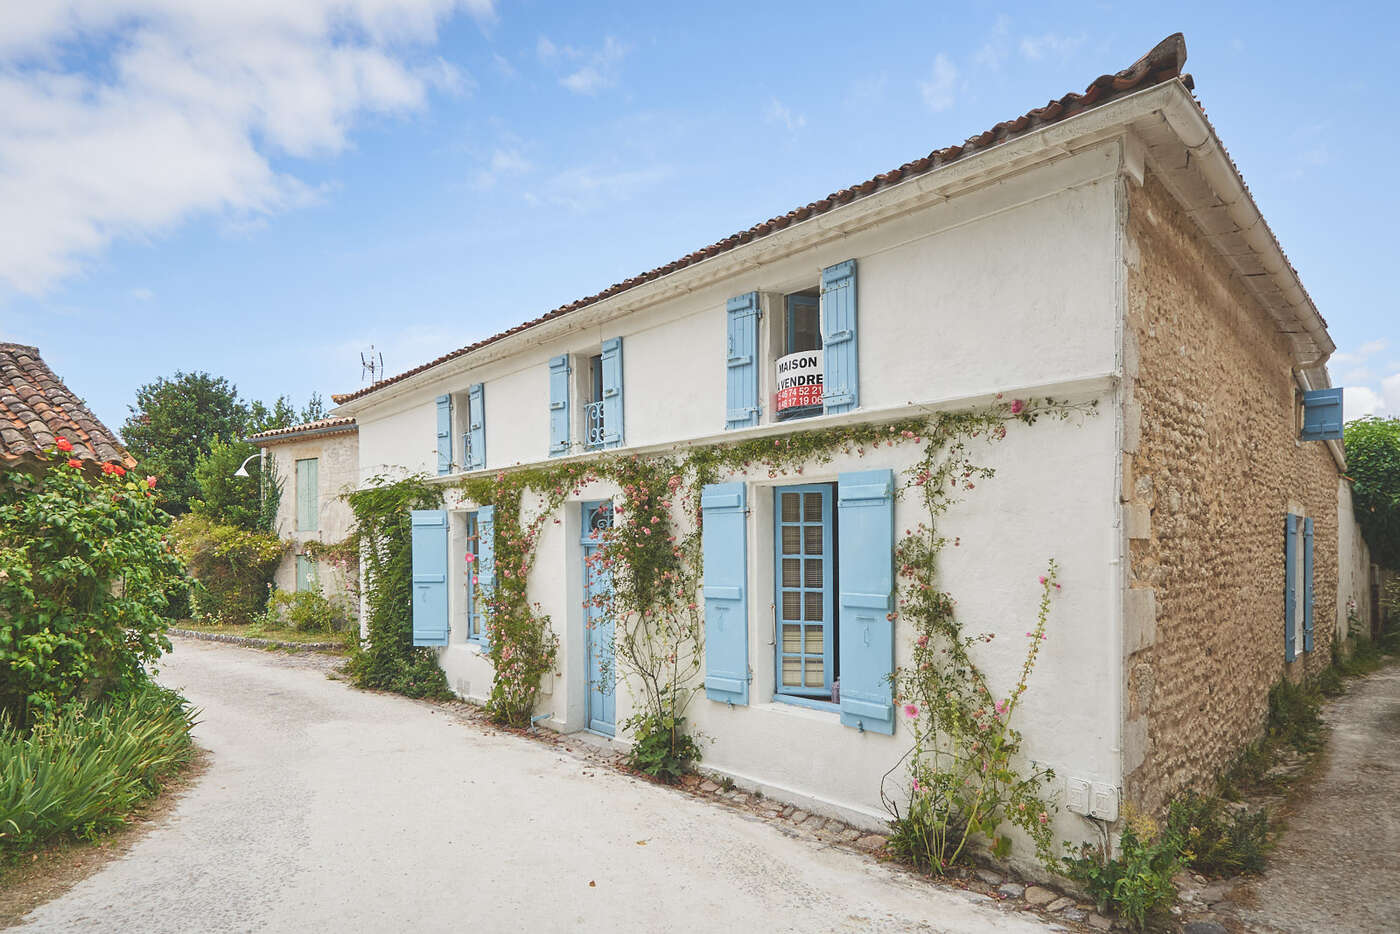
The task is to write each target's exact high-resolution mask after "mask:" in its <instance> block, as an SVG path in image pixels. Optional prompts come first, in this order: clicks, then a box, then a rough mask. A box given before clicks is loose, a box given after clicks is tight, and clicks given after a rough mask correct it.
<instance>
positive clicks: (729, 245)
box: [331, 33, 1193, 405]
mask: <svg viewBox="0 0 1400 934" xmlns="http://www.w3.org/2000/svg"><path fill="white" fill-rule="evenodd" d="M1185 64H1186V39H1185V37H1184V36H1182V34H1181V33H1175V34H1173V35H1170V36H1168V37H1167V38H1165V39H1163V40H1162V41H1161V42H1159V43H1157V45H1156V46H1155V47H1154V48H1153V49H1152V51H1150V52H1148V53H1147V54H1146V55H1144V56H1143V57H1142V58H1140V59H1138V60H1137V61H1136V62H1133V64H1132V65H1130V66H1128V67H1127V68H1125V69H1123V70H1122V71H1120V72H1118V73H1116V74H1112V75H1101V76H1099V77H1098V78H1095V79H1094V80H1093V81H1091V82H1090V83H1089V86H1088V87H1087V88H1086V89H1085V90H1084V93H1083V94H1077V93H1074V92H1071V93H1069V94H1066V95H1064V96H1063V97H1060V98H1058V99H1055V100H1052V101H1050V102H1049V103H1047V104H1046V105H1045V106H1043V107H1037V108H1035V109H1034V110H1031V111H1029V112H1027V113H1025V114H1022V115H1021V116H1019V117H1017V118H1016V119H1014V120H1004V121H1002V122H1001V123H998V124H997V125H996V126H994V127H992V128H991V129H990V130H985V131H984V132H982V133H978V134H977V135H976V136H973V137H970V138H969V139H968V140H967V141H965V142H963V143H960V144H958V145H954V146H946V147H944V148H943V149H935V150H934V151H933V152H931V153H929V154H928V155H927V156H924V157H922V158H919V159H915V160H914V161H912V162H906V163H904V164H903V165H901V166H900V167H899V168H896V169H891V170H890V171H888V172H884V173H882V174H880V175H876V176H875V177H874V178H870V179H867V180H865V181H863V182H861V183H860V184H858V185H852V186H850V187H849V188H842V189H841V190H840V191H835V192H832V193H831V194H829V195H827V196H826V197H825V198H822V199H821V200H820V201H813V202H812V203H811V204H807V205H804V206H802V207H800V208H795V209H794V210H791V211H789V212H787V213H786V214H781V215H779V216H777V217H774V218H770V219H769V220H766V221H764V222H763V223H761V224H755V225H754V226H752V227H750V228H749V229H747V230H743V231H740V232H739V233H736V234H733V235H732V236H729V237H726V238H724V239H723V240H720V241H718V242H716V243H712V244H710V245H709V246H707V247H703V248H701V249H699V250H696V251H695V252H693V253H689V254H687V255H685V256H682V257H681V258H680V259H677V260H674V261H672V262H670V263H667V264H666V265H664V266H658V267H657V268H655V269H652V270H650V271H648V272H644V273H642V274H641V275H638V276H633V277H632V278H630V279H626V280H624V281H622V282H618V283H616V284H614V285H611V286H609V287H608V288H606V289H604V290H603V291H601V292H598V293H596V294H594V295H590V296H588V297H587V298H580V299H578V300H577V301H574V302H570V303H569V304H567V305H562V306H560V307H558V308H556V309H554V310H553V311H550V312H547V313H546V314H543V315H541V316H540V317H538V318H535V319H533V320H530V321H525V322H523V323H521V324H517V325H516V326H515V327H513V328H510V329H508V330H505V331H502V332H501V333H499V334H495V335H492V336H491V337H488V338H486V339H484V340H480V341H477V342H476V343H475V344H470V345H468V346H466V347H462V348H459V349H457V350H454V351H452V352H451V353H447V354H443V355H442V356H441V357H438V358H437V359H435V360H430V361H428V362H427V363H424V364H422V365H421V366H417V367H414V368H413V369H411V370H407V371H405V372H403V373H399V374H398V375H397V376H391V377H389V378H388V379H385V380H381V381H380V382H378V383H375V384H374V385H372V386H366V387H364V388H363V389H358V390H355V391H354V392H348V393H342V394H339V395H333V396H331V399H332V401H334V402H335V403H336V404H337V405H340V404H344V403H346V402H349V401H351V400H352V399H358V398H360V397H362V396H366V395H368V394H370V393H372V392H375V391H377V390H380V389H383V388H384V387H386V386H390V385H393V384H394V383H397V382H399V381H400V380H404V379H407V378H409V377H410V376H414V375H416V374H418V373H421V372H423V371H424V370H428V369H431V368H432V367H435V366H437V365H439V364H441V363H446V362H447V361H448V360H453V359H456V358H457V357H460V356H463V355H464V354H468V353H471V352H472V351H474V350H477V349H479V348H481V347H485V346H486V345H488V344H493V343H495V342H496V341H499V340H502V339H503V338H506V337H509V336H511V335H512V334H516V333H519V332H520V331H524V330H526V329H527V328H531V327H534V326H535V325H538V324H542V323H544V322H546V321H550V320H552V319H554V318H558V317H561V316H563V315H567V314H569V313H570V312H574V311H578V310H579V309H581V308H585V307H587V306H589V305H593V304H595V303H597V302H600V301H602V300H603V299H606V298H611V297H612V296H614V295H617V294H619V293H622V292H626V291H627V290H628V289H632V288H635V287H637V286H639V285H642V284H643V283H646V282H651V281H652V280H655V279H660V278H661V277H662V276H665V275H668V274H670V273H673V272H676V271H677V270H679V269H683V268H685V267H687V266H693V265H695V264H696V263H699V262H703V261H704V260H707V259H709V258H711V257H713V256H717V255H719V254H721V253H725V252H728V251H729V250H732V249H734V248H735V247H738V246H741V245H743V244H745V243H749V242H751V241H753V240H756V239H758V238H761V237H766V236H768V235H769V234H772V233H775V232H777V231H779V230H782V229H783V228H785V227H788V226H790V225H792V224H796V223H799V222H801V221H805V220H807V219H808V218H811V217H816V216H818V215H821V214H825V213H826V212H828V211H830V210H832V209H833V208H836V207H839V206H840V205H843V204H848V203H850V202H851V201H854V200H856V199H858V198H864V197H867V196H869V195H872V194H874V193H875V192H877V191H880V190H882V189H884V188H888V187H889V186H891V185H895V184H898V183H900V182H903V181H906V180H908V179H910V178H913V177H916V176H919V175H923V174H925V173H927V172H931V171H933V170H934V169H937V168H940V167H942V166H945V165H948V164H949V163H951V162H955V161H957V160H959V159H962V158H965V157H967V156H969V155H972V154H973V153H976V152H981V151H982V150H984V149H988V148H990V147H992V146H995V145H997V144H999V143H1004V142H1006V141H1007V140H1009V139H1013V138H1015V137H1017V136H1022V135H1024V134H1026V133H1029V132H1031V131H1033V130H1037V129H1040V128H1041V127H1043V126H1048V125H1049V124H1052V123H1058V122H1059V121H1061V120H1066V119H1068V118H1070V117H1073V116H1076V115H1078V114H1081V113H1083V112H1084V111H1086V110H1089V109H1091V108H1094V107H1098V106H1101V105H1103V104H1106V103H1108V102H1109V101H1111V100H1114V99H1116V98H1119V97H1122V96H1124V95H1126V94H1129V93H1132V92H1134V91H1140V90H1142V89H1143V88H1148V87H1152V86H1153V85H1157V84H1162V83H1163V82H1166V81H1170V80H1172V79H1174V78H1181V79H1182V80H1183V82H1184V83H1185V84H1186V86H1187V87H1188V88H1190V87H1192V86H1193V85H1192V82H1191V76H1190V75H1183V74H1182V71H1181V69H1182V66H1183V65H1185Z"/></svg>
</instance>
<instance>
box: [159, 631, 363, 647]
mask: <svg viewBox="0 0 1400 934" xmlns="http://www.w3.org/2000/svg"><path fill="white" fill-rule="evenodd" d="M166 631H167V632H168V633H169V634H170V635H172V636H181V637H183V638H186V639H203V640H204V641H205V642H227V643H228V644H230V645H242V646H246V647H247V648H250V649H289V650H291V651H293V652H301V651H305V652H338V651H341V650H342V649H344V648H345V644H344V643H341V642H283V641H282V640H280V639H255V638H253V637H252V636H234V635H230V634H228V633H223V632H200V631H199V630H197V629H168V630H166Z"/></svg>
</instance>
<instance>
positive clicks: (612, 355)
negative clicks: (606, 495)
mask: <svg viewBox="0 0 1400 934" xmlns="http://www.w3.org/2000/svg"><path fill="white" fill-rule="evenodd" d="M621 444H622V338H620V337H613V338H609V339H608V340H605V341H603V447H605V448H615V447H619V446H621Z"/></svg>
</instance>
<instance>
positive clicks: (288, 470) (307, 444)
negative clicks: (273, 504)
mask: <svg viewBox="0 0 1400 934" xmlns="http://www.w3.org/2000/svg"><path fill="white" fill-rule="evenodd" d="M264 450H265V451H266V452H267V456H268V457H270V458H271V459H272V461H273V464H274V469H275V476H276V477H277V478H278V480H279V482H280V483H281V484H282V499H281V501H280V502H279V503H278V504H277V528H276V533H277V535H278V536H279V537H281V538H283V539H285V540H287V541H290V542H291V543H292V547H291V548H289V549H288V550H287V554H286V555H285V556H284V557H283V558H282V562H281V564H279V565H278V566H277V571H276V573H275V574H274V575H273V583H274V584H276V586H277V589H278V590H286V591H295V590H296V589H297V581H296V566H297V562H296V556H297V555H298V554H302V553H303V552H304V548H303V545H302V543H303V542H305V541H308V540H314V541H320V542H325V543H327V544H333V543H335V542H339V541H342V540H344V539H345V537H346V536H347V535H349V534H350V530H351V529H352V528H353V527H354V524H355V522H354V515H353V514H352V513H351V512H350V507H349V505H347V504H346V502H345V501H344V500H343V499H341V498H340V497H341V495H342V494H344V493H346V492H348V491H350V490H353V489H355V488H356V487H357V486H358V485H359V476H360V473H359V471H360V466H359V442H358V439H357V437H356V435H355V433H354V432H350V433H348V434H334V435H324V436H312V437H310V438H306V439H304V440H295V441H279V442H277V443H274V444H270V445H267V446H266V447H265V448H264ZM310 457H314V458H316V459H317V461H318V463H317V468H316V470H317V503H316V516H317V523H316V524H317V528H316V530H315V531H300V530H298V529H297V477H296V462H297V461H298V460H302V459H304V458H310ZM317 572H318V574H319V577H320V582H321V588H322V590H324V591H325V593H326V594H327V595H328V596H329V595H331V594H342V593H345V592H346V582H345V581H343V580H342V579H341V574H340V573H339V572H338V571H336V570H335V569H334V568H332V567H330V566H329V565H327V564H325V563H324V562H321V563H319V564H318V567H317Z"/></svg>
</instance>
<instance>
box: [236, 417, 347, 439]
mask: <svg viewBox="0 0 1400 934" xmlns="http://www.w3.org/2000/svg"><path fill="white" fill-rule="evenodd" d="M352 431H359V426H358V425H356V424H355V420H354V419H353V418H349V417H346V416H340V417H337V418H323V419H320V420H318V421H314V422H303V423H302V424H300V425H289V426H287V427H286V428H273V429H271V430H270V431H260V432H258V433H257V434H255V435H249V436H248V437H247V439H246V440H248V441H261V442H264V443H271V442H277V441H295V440H296V436H297V435H303V434H308V433H310V432H315V433H316V434H318V435H329V434H337V435H339V434H346V433H348V432H352Z"/></svg>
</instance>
